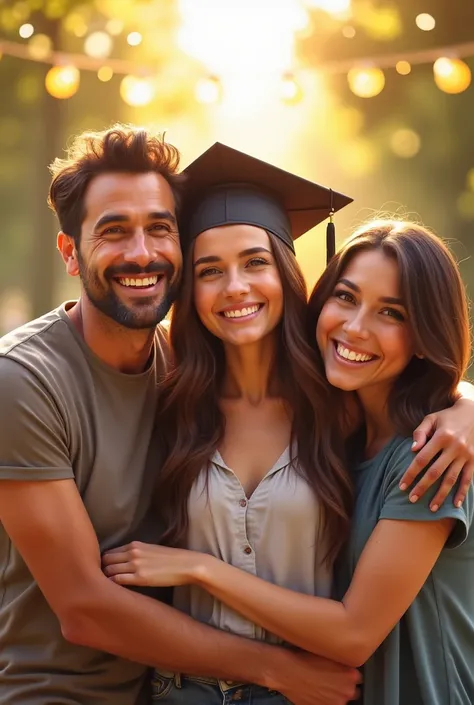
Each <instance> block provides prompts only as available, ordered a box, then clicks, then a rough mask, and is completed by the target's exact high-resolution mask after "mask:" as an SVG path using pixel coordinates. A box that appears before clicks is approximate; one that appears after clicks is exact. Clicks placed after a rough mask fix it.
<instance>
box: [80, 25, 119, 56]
mask: <svg viewBox="0 0 474 705" xmlns="http://www.w3.org/2000/svg"><path fill="white" fill-rule="evenodd" d="M112 46H113V41H112V37H111V36H110V34H107V32H92V34H89V36H88V37H87V39H86V40H85V42H84V53H85V54H87V56H92V57H93V58H94V59H105V58H107V57H108V56H110V52H111V51H112Z"/></svg>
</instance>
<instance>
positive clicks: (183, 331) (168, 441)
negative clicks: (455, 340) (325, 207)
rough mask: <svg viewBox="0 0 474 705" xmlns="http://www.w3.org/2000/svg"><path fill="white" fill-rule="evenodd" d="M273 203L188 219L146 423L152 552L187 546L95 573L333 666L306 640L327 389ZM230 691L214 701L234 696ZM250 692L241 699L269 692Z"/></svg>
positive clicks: (162, 680) (170, 694) (327, 525)
mask: <svg viewBox="0 0 474 705" xmlns="http://www.w3.org/2000/svg"><path fill="white" fill-rule="evenodd" d="M255 198H257V201H258V202H259V204H260V206H262V203H263V202H264V203H265V208H264V209H263V211H264V218H263V219H262V218H261V219H260V222H259V224H258V225H257V224H256V223H257V221H258V218H256V217H255V212H253V215H252V218H250V216H246V213H248V212H249V211H250V210H251V209H250V208H249V203H250V204H252V205H253V206H255ZM234 201H235V202H234ZM222 202H224V216H219V217H217V218H216V217H215V213H216V210H219V208H218V206H219V207H220V206H221V205H222ZM243 203H244V205H245V206H246V207H247V209H246V208H243V207H242V204H243ZM275 208H276V206H275V203H274V201H273V199H269V197H267V195H266V194H265V193H264V192H262V191H259V192H257V194H256V193H255V192H254V190H253V189H249V188H248V187H245V188H243V187H241V186H239V187H236V186H235V185H234V186H232V187H226V189H225V190H223V189H222V188H218V189H214V190H212V192H211V193H210V194H209V197H208V198H207V199H204V201H203V202H202V203H201V205H200V207H199V208H198V209H197V211H196V212H195V213H194V217H193V218H192V219H191V221H190V222H189V223H188V228H189V231H190V232H191V233H192V246H191V248H190V249H189V250H188V252H187V253H185V275H184V289H183V292H182V297H181V300H180V302H179V304H178V305H177V308H176V311H175V313H174V318H173V323H172V343H173V346H174V352H175V356H176V361H175V368H174V370H173V372H172V373H171V375H170V377H169V378H168V379H167V380H166V381H165V382H164V389H163V397H162V400H161V404H160V415H159V419H158V434H159V437H160V440H161V443H162V444H163V445H164V447H165V458H164V464H163V469H162V472H161V474H160V476H159V484H158V491H159V499H160V502H161V507H162V511H163V512H164V518H165V527H164V533H163V536H162V541H163V542H166V543H168V544H169V545H173V546H182V547H184V548H186V549H191V550H187V551H182V550H179V549H165V548H160V547H150V550H151V553H150V552H149V551H148V552H147V549H146V548H145V550H144V552H142V553H140V551H139V550H138V551H137V550H132V552H130V550H129V549H127V547H126V548H124V549H122V548H121V549H116V550H115V551H113V552H111V553H110V554H109V555H107V556H106V558H105V563H106V566H107V568H106V571H107V573H108V574H109V575H111V576H113V577H114V579H115V580H117V582H121V583H122V584H171V585H181V586H182V587H179V588H177V589H175V599H174V602H175V604H176V605H177V606H179V607H180V608H181V609H183V610H185V611H186V612H188V613H189V614H191V615H192V616H195V617H196V618H198V619H201V620H203V621H206V622H208V623H210V624H212V625H214V626H216V627H218V628H222V629H229V630H231V631H233V632H235V633H238V634H242V635H245V636H248V637H251V638H257V639H265V640H270V641H277V642H280V643H285V642H286V643H290V644H294V645H297V646H300V647H302V648H305V649H307V650H309V651H313V652H318V653H322V654H323V655H328V656H329V657H330V658H332V659H334V661H344V660H347V655H346V656H345V657H344V654H343V651H342V647H341V649H340V651H337V649H336V648H334V646H331V639H329V641H328V644H327V645H326V646H324V645H323V644H322V642H325V641H326V639H325V638H318V635H314V638H313V636H311V635H312V634H313V631H314V629H313V626H314V624H315V623H316V620H317V619H322V620H323V627H324V628H326V626H325V625H324V619H325V617H324V615H325V610H326V609H327V605H333V604H334V605H336V604H337V603H333V602H332V601H327V600H323V599H321V598H324V597H328V596H329V594H330V586H331V577H332V564H333V561H334V558H335V556H336V555H337V554H338V552H339V549H340V548H341V546H342V545H343V543H344V541H345V539H346V537H347V535H348V529H349V515H350V511H351V503H352V492H351V482H350V479H349V478H348V476H347V475H346V473H345V470H344V465H343V455H344V447H343V446H344V443H343V440H342V438H341V435H340V430H339V437H338V436H337V435H336V429H337V425H336V422H335V420H334V421H333V419H332V418H331V417H332V413H333V407H334V405H333V403H332V400H333V397H332V396H331V390H330V387H329V385H328V384H327V381H326V380H325V377H324V374H323V369H322V367H321V364H320V360H318V355H317V353H316V351H315V350H314V349H313V348H312V346H311V345H310V344H309V343H308V342H307V338H306V337H305V331H306V313H307V311H306V296H305V287H304V281H303V278H302V275H301V273H300V271H299V269H298V266H297V264H296V260H295V258H294V254H293V253H292V252H291V244H289V242H288V240H287V239H286V237H285V236H284V235H285V232H287V231H288V228H287V227H286V226H285V227H286V230H285V231H282V230H281V228H280V226H281V220H278V218H280V216H281V213H282V212H283V213H284V212H285V209H282V208H281V206H279V207H278V208H277V212H278V218H277V219H276V221H275V218H274V215H275V212H276V211H275ZM257 210H258V209H257ZM232 212H233V213H234V215H233V216H232ZM261 214H262V210H261V208H260V215H261ZM249 221H250V222H249ZM331 267H332V265H331ZM328 271H330V270H328ZM450 403H451V400H450V399H446V404H445V406H446V405H449V404H450ZM420 421H421V419H420ZM338 451H339V452H338ZM275 461H276V462H275ZM231 468H232V469H231ZM269 468H270V469H269ZM405 469H406V468H405ZM400 498H401V500H400V501H401V502H404V503H405V504H406V505H408V506H409V507H411V506H412V505H411V504H410V503H409V502H408V501H407V499H406V497H405V496H404V495H403V494H401V493H400ZM155 548H156V551H155ZM198 552H200V553H198ZM203 554H211V555H207V556H205V555H203ZM137 556H138V560H134V557H135V558H137ZM217 558H219V559H221V561H218V560H216V559H217ZM226 564H228V565H226ZM137 566H138V568H139V569H138V570H137ZM239 568H240V569H241V570H238V569H239ZM222 570H223V571H226V570H229V571H231V572H230V573H228V574H226V576H225V577H224V578H222V576H223V573H222V572H221V571H222ZM147 571H148V572H147ZM214 578H215V582H214ZM229 578H230V582H231V583H232V584H229ZM262 579H263V580H262ZM246 581H250V582H249V583H248V589H247V586H246ZM265 581H268V582H265ZM192 583H194V584H192ZM206 591H208V592H206ZM267 591H268V592H267ZM293 591H295V592H293ZM208 593H209V594H208ZM241 593H242V594H241ZM211 595H214V596H215V598H217V599H213V598H212V597H211ZM315 595H318V596H320V598H319V599H316V598H315V597H314V596H315ZM225 603H227V604H228V605H229V606H230V609H229V607H226V606H225ZM263 603H265V604H263ZM256 605H257V606H256ZM314 605H316V607H314ZM320 605H322V607H320ZM318 609H319V612H321V615H320V614H319V613H318ZM303 611H305V612H306V613H307V618H308V619H307V622H306V624H305V623H304V619H303V617H302V614H303ZM314 611H316V619H315V616H314V615H313V612H314ZM238 613H240V614H238ZM326 622H328V620H326ZM335 623H336V624H337V620H336V622H335ZM316 630H317V629H316ZM333 636H334V635H333ZM334 639H335V637H334V638H333V639H332V641H334ZM313 642H314V643H313ZM325 650H327V651H332V653H328V654H326V653H325ZM341 655H342V658H341ZM356 660H357V659H356ZM211 681H212V679H206V678H202V679H201V680H200V681H199V680H198V681H196V679H192V678H184V679H182V678H180V679H177V678H176V677H172V676H171V675H166V674H161V675H160V674H158V676H157V680H156V683H155V697H156V698H157V699H158V698H159V699H163V700H164V702H167V701H168V702H176V701H177V700H176V698H178V700H179V702H184V701H188V697H189V698H190V699H191V700H192V699H193V698H194V702H196V701H197V700H200V702H208V703H214V702H216V703H217V702H221V701H222V692H223V689H225V688H226V686H225V684H224V685H223V684H222V683H218V682H211ZM173 684H175V686H177V688H174V689H173V687H172V686H173ZM242 687H243V684H229V685H228V686H227V688H226V691H228V690H229V689H232V688H235V689H236V692H237V691H239V692H240V695H239V699H240V700H241V701H242V699H243V700H246V699H247V698H250V691H248V692H247V691H245V693H244V694H243V693H242ZM254 688H255V691H254V692H253V693H252V697H254V698H259V699H262V698H269V697H271V698H278V697H279V696H278V695H276V696H274V695H271V694H270V693H268V691H267V692H262V689H258V688H257V687H254ZM186 689H187V690H186ZM179 691H181V692H179ZM186 693H187V694H188V697H186ZM219 694H220V695H219ZM216 698H217V699H216ZM219 698H220V699H219ZM346 699H347V697H346Z"/></svg>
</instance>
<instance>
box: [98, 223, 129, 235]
mask: <svg viewBox="0 0 474 705" xmlns="http://www.w3.org/2000/svg"><path fill="white" fill-rule="evenodd" d="M123 232H125V231H124V229H123V228H122V227H121V226H120V225H112V226H111V227H110V228H105V230H103V231H102V235H120V234H121V233H123Z"/></svg>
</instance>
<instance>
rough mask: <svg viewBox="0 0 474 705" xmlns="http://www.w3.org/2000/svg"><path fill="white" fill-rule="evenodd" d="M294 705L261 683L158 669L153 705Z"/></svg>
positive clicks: (154, 681) (153, 688) (153, 687)
mask: <svg viewBox="0 0 474 705" xmlns="http://www.w3.org/2000/svg"><path fill="white" fill-rule="evenodd" d="M158 703H159V704H160V705H291V703H290V701H289V700H287V699H286V698H285V697H284V696H283V695H281V693H277V692H276V691H275V690H268V688H262V687H261V686H259V685H252V684H248V683H235V682H234V681H223V680H217V679H216V678H204V677H200V676H185V675H180V674H175V675H173V674H169V673H166V674H165V673H164V672H163V671H161V672H160V671H155V673H154V675H153V681H152V704H153V705H158Z"/></svg>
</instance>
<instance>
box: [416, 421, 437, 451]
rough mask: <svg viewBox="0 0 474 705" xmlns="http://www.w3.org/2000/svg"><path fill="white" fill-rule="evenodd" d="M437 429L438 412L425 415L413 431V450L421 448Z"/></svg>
mask: <svg viewBox="0 0 474 705" xmlns="http://www.w3.org/2000/svg"><path fill="white" fill-rule="evenodd" d="M435 429H436V414H429V416H425V418H424V419H423V421H422V422H421V423H420V425H419V426H418V427H417V428H416V429H415V430H414V431H413V450H420V449H421V448H423V446H424V445H425V443H426V441H427V440H428V438H429V437H430V436H432V435H433V433H434V432H435Z"/></svg>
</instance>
